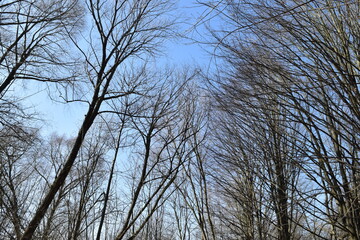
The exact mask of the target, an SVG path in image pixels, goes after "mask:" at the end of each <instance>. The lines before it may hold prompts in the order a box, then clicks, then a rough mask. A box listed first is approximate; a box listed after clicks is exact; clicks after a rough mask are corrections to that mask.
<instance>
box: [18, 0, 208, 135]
mask: <svg viewBox="0 0 360 240" xmlns="http://www.w3.org/2000/svg"><path fill="white" fill-rule="evenodd" d="M203 11H204V8H201V7H199V6H198V5H196V4H195V3H194V1H192V0H182V1H179V2H178V7H177V9H176V13H177V14H179V15H180V16H182V17H183V18H184V20H181V21H182V22H183V23H181V24H179V25H178V27H179V29H180V33H181V34H184V35H185V36H186V37H190V38H191V37H195V38H197V37H199V35H198V36H196V34H198V33H194V32H193V31H191V28H192V24H194V23H195V22H197V21H198V18H199V16H200V15H201V13H202V12H203ZM209 59H210V57H209V55H208V54H207V53H206V51H204V50H203V49H202V47H201V46H199V45H198V44H196V43H194V42H193V41H191V40H189V39H181V38H178V39H172V40H169V41H168V42H166V44H165V48H164V51H163V56H162V57H161V59H160V60H158V62H159V63H160V64H157V67H161V64H164V65H169V66H176V67H178V66H179V67H181V66H184V67H198V66H200V67H206V65H207V64H208V63H209ZM159 65H160V66H159ZM21 87H22V88H23V90H24V93H23V94H24V96H31V97H29V98H27V103H26V105H27V106H29V107H33V108H34V110H36V112H37V113H38V114H39V115H38V116H39V118H41V119H44V121H41V122H40V123H39V124H40V126H41V129H42V133H44V134H51V133H54V132H56V133H58V134H60V135H65V136H67V137H71V136H75V134H76V133H77V131H78V128H79V126H80V124H81V122H82V119H83V117H84V114H85V112H86V105H84V104H81V103H70V104H63V103H58V102H55V101H52V100H51V99H50V98H49V96H48V92H47V89H46V87H45V86H44V84H41V83H31V84H28V85H27V86H26V88H24V86H21ZM34 93H35V94H34Z"/></svg>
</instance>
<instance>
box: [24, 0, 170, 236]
mask: <svg viewBox="0 0 360 240" xmlns="http://www.w3.org/2000/svg"><path fill="white" fill-rule="evenodd" d="M168 6H169V4H168V2H164V1H149V0H146V1H145V0H144V1H130V0H129V1H126V0H124V1H114V2H113V1H106V2H103V1H101V2H100V1H92V0H89V1H86V8H87V10H88V16H89V18H90V19H91V21H92V25H91V26H90V29H89V32H88V37H86V38H84V41H85V42H87V45H86V46H88V49H84V47H83V46H82V45H80V44H77V43H76V41H75V39H73V43H74V44H75V45H76V47H77V49H78V50H79V51H80V53H81V54H82V55H83V61H84V63H83V68H84V70H85V73H86V74H85V76H86V78H84V84H83V85H82V86H81V87H82V88H83V89H82V90H83V91H82V93H83V94H84V95H83V98H82V97H81V96H80V97H79V96H77V98H76V99H69V98H67V96H66V95H63V96H64V97H65V98H66V100H67V101H81V102H86V103H87V104H88V110H87V113H86V115H85V117H84V120H83V123H82V126H81V127H80V130H79V133H78V135H77V137H76V138H75V141H74V144H73V147H72V149H71V151H70V154H69V156H68V158H67V160H66V161H65V162H64V165H63V166H62V169H61V171H60V172H59V174H58V175H57V176H56V178H55V180H54V181H53V183H52V184H51V187H50V189H49V191H48V193H47V194H46V196H45V197H44V198H43V200H42V201H41V203H40V205H39V207H38V208H37V211H36V213H35V214H34V216H33V218H32V220H31V221H30V223H29V225H28V227H27V229H26V231H25V232H24V233H23V235H22V239H31V238H32V236H33V234H34V231H35V230H36V228H37V227H38V226H39V224H40V222H41V220H42V219H43V217H44V215H45V213H46V211H47V210H48V208H49V206H50V204H51V202H52V201H53V200H54V197H55V195H56V193H57V192H58V191H59V189H60V188H61V186H62V185H63V184H64V182H65V180H66V178H67V176H68V175H69V173H70V171H71V168H72V166H73V165H74V162H75V160H76V157H77V155H78V153H79V150H80V149H81V145H82V143H83V141H84V139H85V135H86V133H87V132H88V130H89V129H90V127H91V126H92V124H93V122H94V120H95V118H96V117H97V116H98V115H99V111H100V110H101V109H100V108H101V106H102V103H103V102H105V101H108V100H111V99H114V98H120V97H122V96H126V95H129V94H133V93H137V92H138V91H140V89H139V88H140V87H141V86H140V85H139V83H137V82H136V81H133V80H132V79H128V78H127V76H126V75H122V74H121V66H126V61H127V60H129V59H130V58H134V57H140V56H145V55H144V54H146V53H148V52H152V51H153V50H155V49H156V48H155V47H156V44H157V43H158V41H160V40H161V39H162V38H163V37H164V36H165V35H166V30H168V28H169V26H170V25H171V23H169V22H168V21H166V20H164V17H163V13H166V12H167V11H168ZM68 30H69V29H68ZM124 84H125V87H124V88H122V87H123V86H124ZM65 90H66V89H65ZM87 97H88V98H89V100H87Z"/></svg>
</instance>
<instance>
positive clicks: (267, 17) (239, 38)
mask: <svg viewBox="0 0 360 240" xmlns="http://www.w3.org/2000/svg"><path fill="white" fill-rule="evenodd" d="M222 3H223V4H221V3H219V5H218V6H222V7H224V8H221V7H216V8H215V12H217V13H219V14H220V15H221V16H222V17H224V19H225V21H226V23H227V25H226V27H227V29H222V30H221V31H218V32H213V36H214V37H215V39H216V40H217V43H218V45H217V46H218V50H219V51H217V52H216V53H217V54H218V55H220V56H222V57H224V59H225V60H226V61H227V62H229V63H230V65H231V66H233V67H234V68H233V69H235V72H240V74H239V75H235V76H234V77H235V78H234V79H235V80H236V79H242V78H243V77H244V76H247V77H248V79H249V80H251V81H255V82H259V79H262V78H264V77H265V78H267V79H268V80H267V82H263V84H262V85H260V86H259V90H258V89H256V90H257V91H259V93H260V94H261V95H262V96H264V95H265V96H272V95H276V96H277V98H278V99H279V100H277V101H276V102H275V103H276V104H279V106H280V107H281V109H283V110H282V111H281V112H280V116H281V118H280V119H283V120H282V121H281V122H280V123H281V126H283V125H284V124H283V123H282V122H285V123H286V124H287V123H290V126H289V128H288V127H287V128H288V129H291V131H292V132H293V133H294V134H291V135H289V137H290V139H291V138H295V139H294V140H290V141H289V143H290V146H292V145H293V147H294V149H295V150H296V151H297V152H299V153H301V156H300V158H298V160H299V161H301V162H302V165H301V166H300V169H301V172H302V177H303V178H304V179H308V180H310V181H309V182H308V183H309V185H308V188H307V189H306V190H302V191H300V192H299V194H300V198H301V199H302V201H303V204H304V205H302V204H301V205H300V206H302V209H303V210H304V213H306V215H304V217H303V218H302V219H303V222H299V221H298V222H297V224H298V225H299V226H301V227H302V228H304V229H305V230H306V231H308V232H309V233H311V234H312V235H314V236H316V237H318V238H323V239H337V238H344V237H345V238H349V239H358V236H359V230H358V228H359V218H358V216H359V214H358V211H359V204H358V199H359V197H358V184H357V182H358V177H357V176H358V174H359V173H358V167H357V165H358V159H359V158H358V155H359V146H358V145H359V141H358V140H359V124H358V123H359V113H358V109H359V102H358V100H357V99H359V78H358V72H359V65H358V60H357V59H358V50H357V43H358V40H359V39H358V38H359V28H358V16H359V2H358V1H346V0H345V1H316V0H313V1H276V0H274V1H258V2H257V3H255V2H253V1H242V2H234V1H223V2H222ZM212 6H215V5H212ZM224 9H225V10H224ZM244 9H245V10H244ZM248 66H256V68H257V69H258V70H257V71H255V72H254V71H253V72H251V71H250V72H247V73H246V72H245V73H244V71H243V70H244V69H247V68H249V67H248ZM253 70H254V69H253ZM255 70H256V69H255ZM254 73H256V74H254ZM259 73H260V74H259ZM264 100H266V99H264ZM276 104H273V105H275V106H276ZM266 109H268V110H271V111H273V108H271V107H270V108H269V107H267V106H266ZM263 119H264V117H261V118H260V120H261V121H262V120H263ZM270 119H273V117H272V118H270ZM295 124H296V125H298V127H297V128H295V127H292V126H295ZM281 132H287V131H286V129H285V131H281ZM269 140H270V139H268V140H267V141H266V143H269ZM290 206H292V205H290ZM290 206H288V208H289V207H290ZM311 219H316V221H317V228H318V226H319V225H323V226H331V229H329V228H323V231H322V232H318V229H315V228H314V226H311V224H309V222H311V221H312V220H311Z"/></svg>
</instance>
